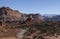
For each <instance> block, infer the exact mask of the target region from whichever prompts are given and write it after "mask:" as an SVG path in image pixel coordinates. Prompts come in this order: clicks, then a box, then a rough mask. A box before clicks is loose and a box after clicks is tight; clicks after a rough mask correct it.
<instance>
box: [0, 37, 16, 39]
mask: <svg viewBox="0 0 60 39" xmlns="http://www.w3.org/2000/svg"><path fill="white" fill-rule="evenodd" d="M0 39H17V38H15V37H3V38H0Z"/></svg>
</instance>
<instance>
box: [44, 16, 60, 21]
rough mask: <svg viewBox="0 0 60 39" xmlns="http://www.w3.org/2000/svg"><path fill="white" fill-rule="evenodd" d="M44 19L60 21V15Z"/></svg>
mask: <svg viewBox="0 0 60 39" xmlns="http://www.w3.org/2000/svg"><path fill="white" fill-rule="evenodd" d="M44 20H46V21H60V15H55V16H49V17H45V18H44Z"/></svg>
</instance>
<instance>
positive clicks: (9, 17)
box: [0, 7, 22, 21]
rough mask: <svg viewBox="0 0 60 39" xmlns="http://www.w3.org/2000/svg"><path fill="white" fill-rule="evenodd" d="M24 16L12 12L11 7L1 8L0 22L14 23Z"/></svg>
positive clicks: (14, 11)
mask: <svg viewBox="0 0 60 39" xmlns="http://www.w3.org/2000/svg"><path fill="white" fill-rule="evenodd" d="M21 17H22V14H21V13H20V12H18V11H16V10H12V9H10V8H9V7H2V8H0V20H2V19H3V20H4V21H14V20H19V19H20V18H21Z"/></svg>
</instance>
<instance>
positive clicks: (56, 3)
mask: <svg viewBox="0 0 60 39" xmlns="http://www.w3.org/2000/svg"><path fill="white" fill-rule="evenodd" d="M2 6H6V7H10V8H12V9H14V10H18V11H20V12H23V13H27V14H28V13H34V14H35V13H40V14H60V0H0V7H2Z"/></svg>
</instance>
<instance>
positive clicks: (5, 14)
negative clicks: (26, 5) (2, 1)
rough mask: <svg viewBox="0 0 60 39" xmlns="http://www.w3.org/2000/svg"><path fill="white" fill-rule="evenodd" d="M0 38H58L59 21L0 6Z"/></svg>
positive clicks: (59, 36)
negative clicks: (45, 19)
mask: <svg viewBox="0 0 60 39" xmlns="http://www.w3.org/2000/svg"><path fill="white" fill-rule="evenodd" d="M0 39H60V21H44V20H43V17H42V16H41V15H39V14H23V13H21V12H19V11H16V10H12V9H11V8H9V7H2V8H0Z"/></svg>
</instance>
